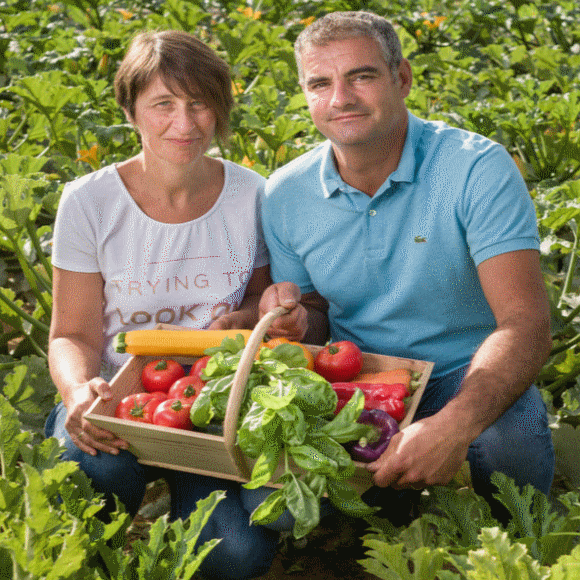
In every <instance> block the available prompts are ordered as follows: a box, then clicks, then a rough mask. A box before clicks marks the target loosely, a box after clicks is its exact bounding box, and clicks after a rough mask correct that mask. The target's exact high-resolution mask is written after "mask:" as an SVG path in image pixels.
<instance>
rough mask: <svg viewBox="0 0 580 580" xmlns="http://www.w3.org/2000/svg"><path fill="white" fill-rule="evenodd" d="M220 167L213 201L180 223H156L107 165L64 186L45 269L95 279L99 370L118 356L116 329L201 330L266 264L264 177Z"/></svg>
mask: <svg viewBox="0 0 580 580" xmlns="http://www.w3.org/2000/svg"><path fill="white" fill-rule="evenodd" d="M221 161H222V163H223V165H224V174H225V182H224V187H223V189H222V191H221V193H220V195H219V198H218V199H217V201H216V203H215V204H214V206H213V207H212V208H211V210H210V211H209V212H207V213H206V214H205V215H203V216H202V217H200V218H198V219H195V220H192V221H189V222H186V223H179V224H169V223H162V222H158V221H155V220H153V219H151V218H150V217H148V216H147V215H146V214H145V213H143V211H142V210H141V209H140V208H139V206H138V205H137V204H136V203H135V200H134V199H133V198H132V197H131V195H130V194H129V192H128V191H127V189H126V187H125V185H124V184H123V181H122V180H121V178H120V176H119V173H118V172H117V169H116V167H115V166H114V165H110V166H108V167H105V168H103V169H101V170H99V171H95V172H94V173H91V174H89V175H86V176H83V177H81V178H79V179H77V180H75V181H73V182H71V183H68V184H67V185H66V186H65V188H64V190H63V194H62V197H61V200H60V204H59V208H58V212H57V216H56V221H55V228H54V240H53V255H52V263H53V265H54V266H56V267H58V268H61V269H63V270H70V271H73V272H87V273H88V272H100V273H101V274H102V276H103V279H104V282H105V286H104V295H105V302H104V335H105V348H104V353H103V363H104V368H113V369H114V368H115V367H118V366H120V365H121V364H123V362H124V361H125V360H126V359H127V358H128V355H126V354H119V353H116V352H115V351H114V350H113V346H112V342H113V338H114V337H115V335H116V334H117V333H118V332H124V331H128V330H132V329H137V328H153V327H154V326H155V325H156V324H157V323H159V322H163V323H169V324H178V325H180V326H190V327H192V328H206V327H207V326H209V324H210V323H211V322H212V320H213V319H215V318H217V317H219V316H221V315H222V314H226V313H228V312H231V311H232V310H235V309H237V308H238V307H239V305H240V303H241V302H242V298H243V297H244V292H245V290H246V286H247V282H248V280H249V278H250V276H251V273H252V271H253V270H254V269H255V268H259V267H260V266H264V265H266V264H267V263H268V254H267V249H266V246H265V244H264V241H263V238H262V233H261V229H260V221H259V218H258V216H259V208H258V203H259V198H260V196H259V193H260V191H261V190H262V189H263V187H264V182H265V180H264V178H263V177H261V176H260V175H259V174H257V173H256V172H254V171H251V170H250V169H246V168H244V167H241V166H239V165H236V164H235V163H232V162H231V161H227V160H221Z"/></svg>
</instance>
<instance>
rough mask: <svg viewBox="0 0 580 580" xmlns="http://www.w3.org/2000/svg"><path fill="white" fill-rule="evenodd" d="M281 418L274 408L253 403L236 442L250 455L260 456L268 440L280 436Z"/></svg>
mask: <svg viewBox="0 0 580 580" xmlns="http://www.w3.org/2000/svg"><path fill="white" fill-rule="evenodd" d="M279 427H280V418H279V417H278V415H277V412H276V411H274V410H272V409H265V408H264V407H262V406H261V405H259V404H258V403H252V405H251V406H250V409H249V410H248V412H247V413H246V414H245V415H244V417H243V419H242V423H241V425H240V427H239V429H238V432H237V439H236V442H237V444H238V445H239V447H240V449H241V450H242V452H243V453H244V454H245V455H247V456H248V457H258V456H259V455H260V453H262V449H263V448H264V445H265V444H266V442H267V441H272V440H275V439H277V438H278V435H277V430H278V429H279Z"/></svg>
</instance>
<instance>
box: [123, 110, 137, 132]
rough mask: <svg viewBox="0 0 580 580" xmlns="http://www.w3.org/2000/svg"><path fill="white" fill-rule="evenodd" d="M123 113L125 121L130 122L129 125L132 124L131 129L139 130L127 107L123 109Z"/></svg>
mask: <svg viewBox="0 0 580 580" xmlns="http://www.w3.org/2000/svg"><path fill="white" fill-rule="evenodd" d="M123 113H125V118H126V119H127V121H128V122H129V123H131V125H133V129H135V131H137V132H139V129H138V127H137V125H136V123H135V119H133V117H132V116H131V113H130V112H129V111H128V110H127V109H123Z"/></svg>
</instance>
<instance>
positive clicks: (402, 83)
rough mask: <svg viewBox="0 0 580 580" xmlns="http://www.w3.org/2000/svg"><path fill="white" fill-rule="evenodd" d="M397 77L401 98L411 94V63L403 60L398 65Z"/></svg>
mask: <svg viewBox="0 0 580 580" xmlns="http://www.w3.org/2000/svg"><path fill="white" fill-rule="evenodd" d="M397 76H398V79H399V87H400V89H401V94H402V95H403V98H405V97H408V96H409V93H410V92H411V87H412V86H413V70H412V69H411V63H410V62H409V61H408V60H407V59H406V58H404V59H403V60H402V61H401V64H400V65H399V72H398V75H397Z"/></svg>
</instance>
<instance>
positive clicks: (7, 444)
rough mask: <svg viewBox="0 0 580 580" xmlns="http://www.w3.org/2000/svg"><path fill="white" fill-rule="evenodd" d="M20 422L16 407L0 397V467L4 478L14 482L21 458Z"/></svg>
mask: <svg viewBox="0 0 580 580" xmlns="http://www.w3.org/2000/svg"><path fill="white" fill-rule="evenodd" d="M20 442H21V437H20V421H19V420H18V414H17V412H16V410H15V409H14V407H12V405H10V403H9V402H8V401H7V400H6V398H5V397H3V396H0V467H1V473H2V476H3V477H5V478H6V479H8V480H12V479H13V478H14V476H15V465H16V461H17V459H18V456H19V447H20Z"/></svg>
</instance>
